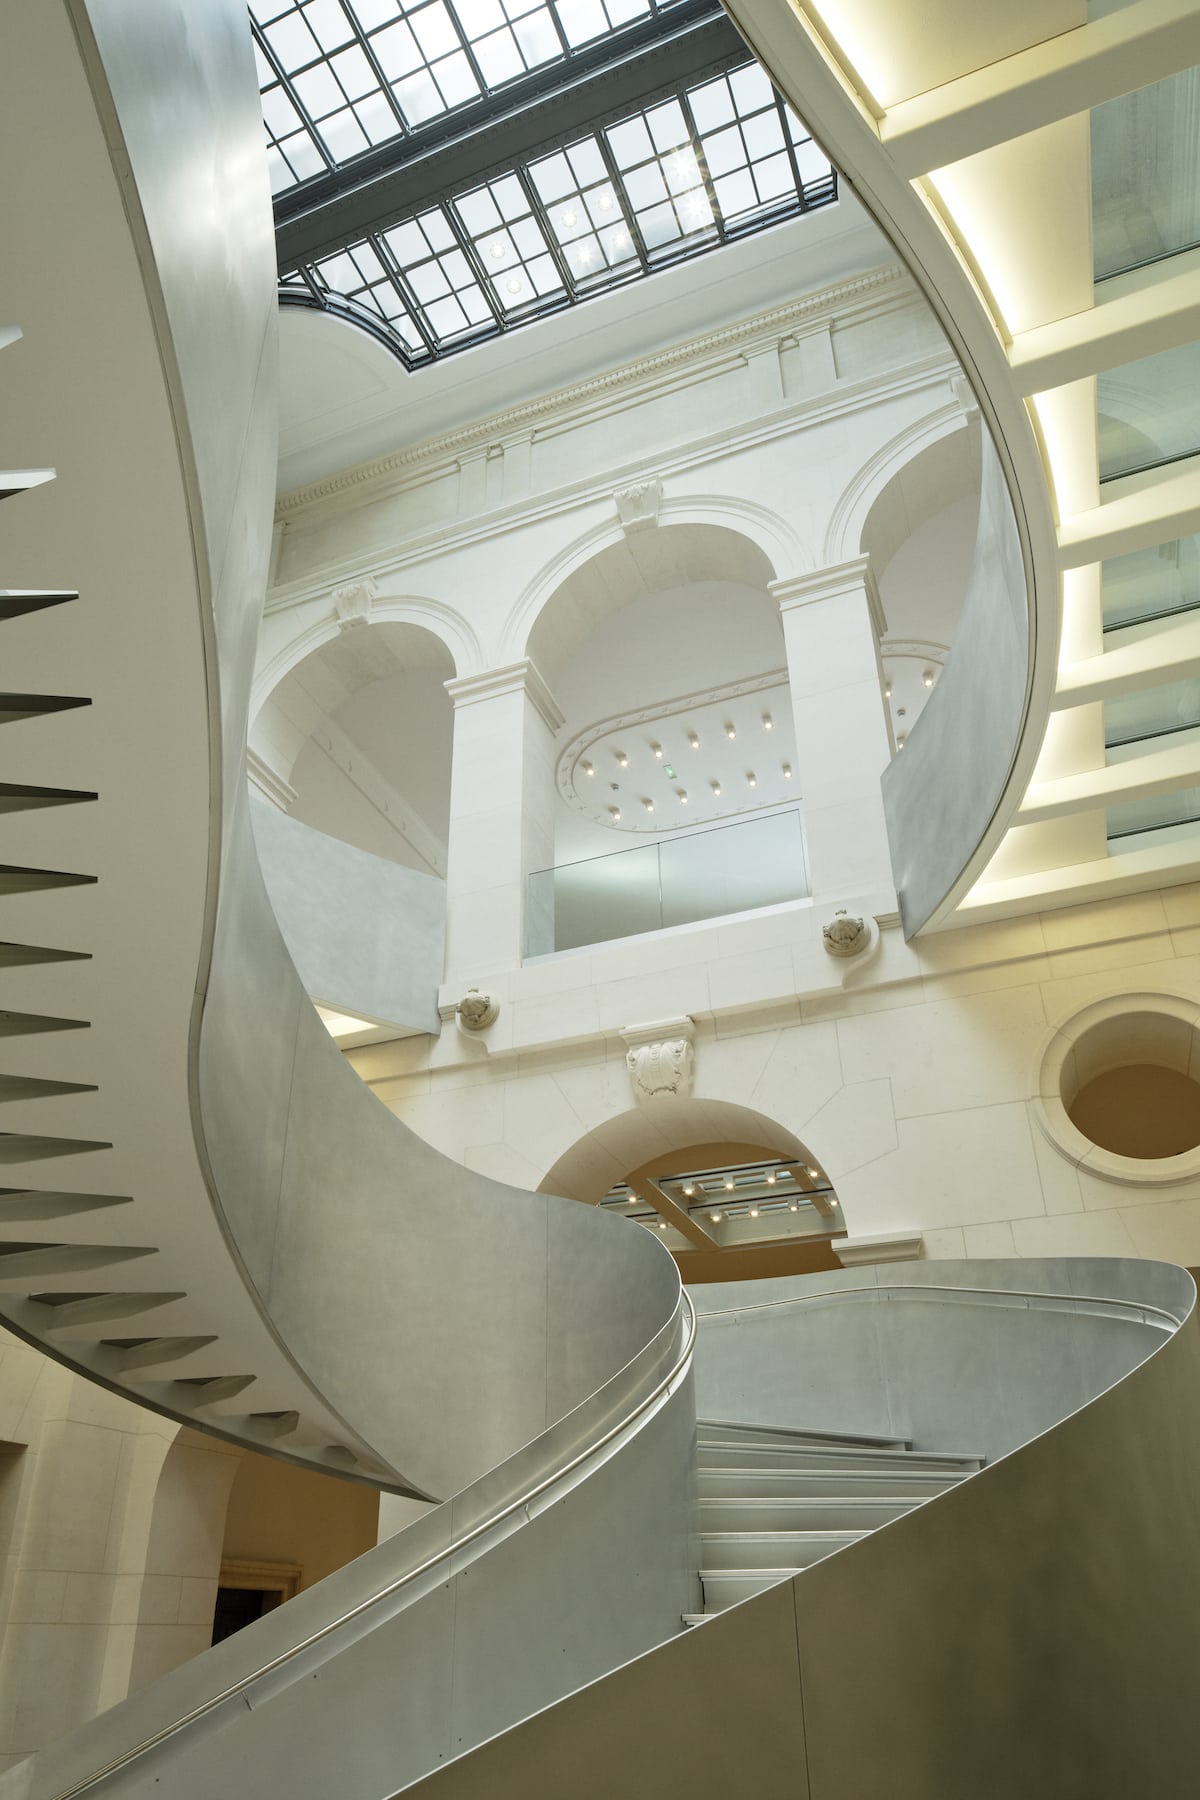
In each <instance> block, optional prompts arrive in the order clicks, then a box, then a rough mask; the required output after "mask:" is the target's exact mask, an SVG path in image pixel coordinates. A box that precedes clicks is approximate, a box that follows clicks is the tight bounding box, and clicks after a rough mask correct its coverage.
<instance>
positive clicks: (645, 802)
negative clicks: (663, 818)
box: [642, 794, 654, 812]
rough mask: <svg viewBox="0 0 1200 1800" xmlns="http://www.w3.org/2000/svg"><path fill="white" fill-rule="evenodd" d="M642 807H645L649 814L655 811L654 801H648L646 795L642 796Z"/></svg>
mask: <svg viewBox="0 0 1200 1800" xmlns="http://www.w3.org/2000/svg"><path fill="white" fill-rule="evenodd" d="M642 805H643V806H644V807H645V809H646V811H647V812H653V811H654V802H653V800H648V799H647V798H646V796H645V794H643V795H642Z"/></svg>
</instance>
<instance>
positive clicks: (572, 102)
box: [275, 0, 748, 274]
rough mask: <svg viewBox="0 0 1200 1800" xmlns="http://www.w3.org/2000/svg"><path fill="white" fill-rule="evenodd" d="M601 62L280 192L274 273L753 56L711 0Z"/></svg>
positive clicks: (534, 80) (689, 0)
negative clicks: (341, 168)
mask: <svg viewBox="0 0 1200 1800" xmlns="http://www.w3.org/2000/svg"><path fill="white" fill-rule="evenodd" d="M598 50H599V51H603V53H604V54H603V60H599V59H598V57H597V56H592V57H587V56H584V55H582V54H579V53H577V55H576V58H575V59H574V60H573V61H572V63H571V64H570V65H569V66H568V68H567V69H566V70H564V68H563V66H562V65H561V63H553V64H550V65H549V66H548V67H547V68H544V69H541V70H539V71H537V74H536V77H531V79H530V80H529V81H526V82H521V83H518V84H514V86H513V88H511V89H506V90H505V91H504V93H503V94H502V95H499V96H496V95H492V96H489V97H488V99H486V100H484V101H482V102H480V104H479V105H478V106H472V107H471V108H469V109H464V110H463V112H461V113H456V114H455V115H454V116H453V118H452V119H449V120H447V121H446V122H445V124H444V125H443V126H441V127H439V128H437V129H428V128H426V129H423V130H422V131H421V132H419V133H416V132H414V133H413V134H412V135H411V136H410V137H408V138H405V139H400V140H398V141H397V142H393V143H391V144H388V145H387V146H381V150H380V154H379V156H377V157H370V158H363V159H362V160H360V161H359V162H358V163H357V164H356V166H355V167H354V169H353V170H352V171H351V170H339V171H336V172H335V173H333V174H331V175H328V176H322V177H319V178H317V180H315V181H314V182H312V183H306V184H305V185H304V187H303V188H301V189H293V190H291V191H289V192H287V193H284V194H282V195H280V197H279V200H278V201H277V203H276V208H275V240H276V250H277V255H278V261H279V271H280V273H281V274H286V273H288V272H289V271H291V270H293V269H296V268H298V267H299V266H300V264H302V263H306V262H312V261H313V260H315V259H317V258H319V257H322V256H327V255H330V254H332V253H333V252H335V251H337V250H339V249H342V248H344V246H345V245H347V244H349V243H354V242H357V241H358V240H359V239H360V238H362V237H364V236H365V235H366V234H367V232H369V231H378V230H385V229H386V228H387V227H389V226H391V225H394V224H396V223H397V221H398V220H400V219H402V218H406V217H410V216H411V215H412V214H413V213H418V212H421V211H422V210H424V209H425V208H427V207H429V206H432V205H435V204H436V203H437V202H438V201H440V200H443V199H444V198H446V196H447V195H449V194H453V193H461V192H462V191H463V190H464V189H465V188H469V187H470V186H471V185H472V184H473V183H475V182H479V181H483V180H485V179H486V178H487V177H488V176H494V175H495V174H497V173H498V172H499V171H502V170H505V169H509V168H512V167H513V166H514V165H516V164H518V163H522V162H525V161H527V160H528V159H529V158H530V157H533V156H537V155H540V154H541V153H543V152H545V151H549V150H552V149H554V148H556V147H557V146H558V145H559V144H561V143H562V142H564V141H570V140H573V139H576V138H580V137H583V136H585V135H586V134H587V132H588V131H589V130H594V129H595V128H597V127H598V126H600V125H606V124H611V123H613V122H614V121H616V120H617V119H620V118H622V117H623V116H625V115H626V114H628V113H632V112H636V111H637V110H638V108H639V107H642V106H645V105H648V104H650V103H652V102H653V101H654V100H656V99H658V98H659V97H661V96H662V95H665V94H668V93H672V92H674V91H675V90H676V89H678V88H679V87H681V86H683V85H684V84H685V83H692V82H695V81H699V80H703V78H704V77H705V76H706V75H709V74H717V73H719V72H720V71H721V70H722V69H726V68H729V67H732V66H733V65H735V64H737V63H739V62H744V61H746V60H747V56H748V52H747V49H746V45H745V43H744V42H743V40H742V39H741V37H740V36H739V35H738V32H737V29H736V27H735V26H734V25H733V24H732V22H731V21H730V19H729V18H728V16H727V15H726V13H725V12H724V11H723V10H722V8H721V7H720V6H719V5H717V4H716V3H715V0H681V4H680V5H679V6H678V7H677V8H673V9H672V12H671V15H670V24H669V25H668V26H664V22H663V20H661V19H657V18H656V19H655V20H653V21H651V22H649V24H648V28H647V29H646V30H644V31H638V30H632V31H630V32H629V33H628V34H626V33H622V34H621V40H620V49H619V50H618V51H616V52H615V53H614V47H613V45H612V43H611V41H609V42H606V43H604V44H603V45H601V46H598Z"/></svg>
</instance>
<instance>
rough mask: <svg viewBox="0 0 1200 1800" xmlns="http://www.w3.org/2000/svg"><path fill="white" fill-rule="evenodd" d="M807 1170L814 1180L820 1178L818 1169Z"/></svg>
mask: <svg viewBox="0 0 1200 1800" xmlns="http://www.w3.org/2000/svg"><path fill="white" fill-rule="evenodd" d="M808 1172H809V1174H810V1175H811V1176H812V1178H813V1180H814V1181H820V1179H821V1171H820V1169H810V1170H809V1171H808Z"/></svg>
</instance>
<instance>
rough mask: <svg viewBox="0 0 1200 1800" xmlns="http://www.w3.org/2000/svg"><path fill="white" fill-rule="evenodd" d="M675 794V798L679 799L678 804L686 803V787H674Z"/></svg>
mask: <svg viewBox="0 0 1200 1800" xmlns="http://www.w3.org/2000/svg"><path fill="white" fill-rule="evenodd" d="M675 796H676V799H677V800H678V801H679V804H680V806H686V805H687V789H686V788H676V789H675Z"/></svg>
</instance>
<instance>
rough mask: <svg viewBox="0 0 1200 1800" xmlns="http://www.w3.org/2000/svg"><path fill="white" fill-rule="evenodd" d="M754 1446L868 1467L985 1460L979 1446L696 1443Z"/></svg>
mask: <svg viewBox="0 0 1200 1800" xmlns="http://www.w3.org/2000/svg"><path fill="white" fill-rule="evenodd" d="M756 1448H757V1449H758V1450H759V1453H760V1454H763V1455H770V1456H815V1457H825V1456H828V1457H835V1456H845V1457H850V1458H852V1459H853V1460H854V1461H855V1462H856V1463H859V1462H861V1463H862V1464H863V1465H864V1466H865V1467H867V1468H870V1467H871V1465H872V1459H873V1458H874V1457H890V1458H892V1459H893V1460H897V1461H903V1462H905V1463H912V1464H913V1466H914V1467H915V1468H926V1467H930V1466H932V1465H934V1464H939V1463H940V1464H942V1465H943V1466H946V1465H950V1466H957V1465H959V1464H963V1463H975V1464H976V1465H978V1464H980V1463H982V1462H983V1460H984V1458H983V1455H982V1452H980V1451H978V1450H885V1451H876V1450H867V1449H858V1448H855V1447H854V1446H852V1445H847V1446H846V1447H844V1448H837V1447H835V1446H834V1445H832V1444H831V1445H828V1446H824V1445H821V1444H795V1445H792V1444H763V1445H761V1446H754V1445H750V1444H706V1443H701V1444H699V1445H698V1446H697V1449H698V1451H699V1453H700V1456H701V1457H703V1454H704V1452H705V1451H706V1450H719V1451H721V1452H722V1453H727V1452H730V1451H733V1450H738V1451H748V1452H749V1453H750V1454H752V1455H753V1454H754V1452H755V1449H756ZM751 1466H753V1465H751ZM758 1466H759V1467H762V1466H764V1465H762V1464H760V1465H758Z"/></svg>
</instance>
